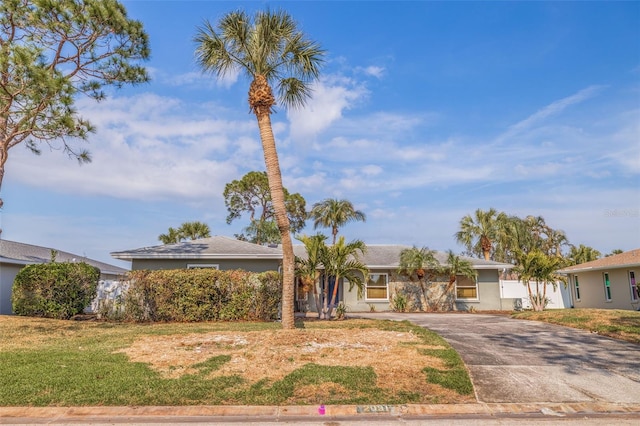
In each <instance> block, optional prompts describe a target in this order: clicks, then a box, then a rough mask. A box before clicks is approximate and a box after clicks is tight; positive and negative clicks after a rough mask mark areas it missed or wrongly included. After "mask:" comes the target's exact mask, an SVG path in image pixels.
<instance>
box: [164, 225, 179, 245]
mask: <svg viewBox="0 0 640 426" xmlns="http://www.w3.org/2000/svg"><path fill="white" fill-rule="evenodd" d="M158 240H160V242H161V243H162V244H175V243H179V242H180V241H181V240H182V236H181V234H180V231H179V230H177V229H175V228H172V227H169V231H167V233H166V234H160V235H159V236H158Z"/></svg>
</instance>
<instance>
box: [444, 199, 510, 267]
mask: <svg viewBox="0 0 640 426" xmlns="http://www.w3.org/2000/svg"><path fill="white" fill-rule="evenodd" d="M505 219H506V215H505V214H504V213H500V214H498V212H497V211H496V210H495V209H494V208H490V209H489V210H487V211H483V210H481V209H477V210H476V211H475V214H474V216H471V215H466V216H465V217H463V218H462V219H461V220H460V231H458V232H456V234H455V237H456V240H457V241H458V242H459V243H460V244H463V245H464V246H465V247H466V248H467V250H468V251H469V252H471V253H475V254H477V255H480V254H481V255H482V256H484V259H485V260H491V252H492V250H493V248H494V243H495V242H496V241H497V239H498V237H499V235H500V228H501V226H504V224H505V223H506V222H505Z"/></svg>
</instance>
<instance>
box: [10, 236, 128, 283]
mask: <svg viewBox="0 0 640 426" xmlns="http://www.w3.org/2000/svg"><path fill="white" fill-rule="evenodd" d="M51 250H54V249H52V248H49V247H42V246H34V245H31V244H24V243H17V242H15V241H7V240H0V263H12V264H16V265H29V264H33V263H47V262H50V261H51ZM56 261H57V262H86V263H88V264H89V265H91V266H95V267H96V268H98V269H100V272H102V273H103V274H109V275H123V274H125V273H127V272H128V270H127V269H124V268H120V267H119V266H115V265H110V264H108V263H104V262H100V261H98V260H93V259H89V258H87V257H84V256H79V255H77V254H73V253H69V252H66V251H61V250H57V254H56Z"/></svg>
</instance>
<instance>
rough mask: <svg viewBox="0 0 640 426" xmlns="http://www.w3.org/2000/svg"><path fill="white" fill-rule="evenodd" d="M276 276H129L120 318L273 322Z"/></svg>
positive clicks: (186, 272) (180, 272)
mask: <svg viewBox="0 0 640 426" xmlns="http://www.w3.org/2000/svg"><path fill="white" fill-rule="evenodd" d="M281 289H282V278H281V276H280V274H279V273H277V272H263V273H254V272H246V271H241V270H234V271H220V270H217V269H209V268H203V269H172V270H157V271H147V270H144V271H132V272H131V273H130V285H129V289H128V291H127V293H126V295H125V303H124V319H126V320H133V321H140V322H142V321H179V322H191V321H238V320H246V321H271V320H276V319H277V318H278V312H279V304H280V299H281Z"/></svg>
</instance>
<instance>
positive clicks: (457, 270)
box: [438, 250, 478, 307]
mask: <svg viewBox="0 0 640 426" xmlns="http://www.w3.org/2000/svg"><path fill="white" fill-rule="evenodd" d="M439 272H440V273H441V274H443V275H446V276H447V277H448V278H449V283H448V284H447V287H446V288H445V290H444V292H443V293H442V295H441V296H440V299H439V300H438V306H440V301H441V300H442V298H443V297H444V296H445V295H449V294H450V293H451V290H452V289H453V287H454V285H455V284H456V282H457V280H458V277H459V276H461V277H466V278H474V279H475V277H476V276H477V274H478V273H477V271H476V270H475V269H473V264H472V263H471V262H469V261H468V260H465V259H463V258H461V257H460V256H457V255H456V254H454V253H453V251H452V250H449V251H448V252H447V263H446V264H445V265H443V266H441V267H440V270H439ZM452 307H455V303H454V304H453V306H452Z"/></svg>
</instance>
